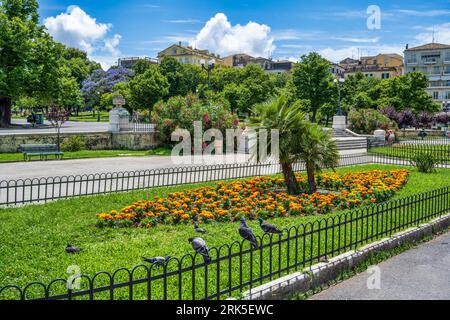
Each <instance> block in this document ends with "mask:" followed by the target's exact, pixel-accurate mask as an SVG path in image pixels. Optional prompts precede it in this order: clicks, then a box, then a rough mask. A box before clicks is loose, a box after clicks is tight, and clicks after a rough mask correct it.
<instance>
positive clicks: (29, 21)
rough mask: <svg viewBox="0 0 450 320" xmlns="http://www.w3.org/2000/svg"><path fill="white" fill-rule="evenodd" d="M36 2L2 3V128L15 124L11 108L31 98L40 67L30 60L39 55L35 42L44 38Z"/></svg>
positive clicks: (0, 4)
mask: <svg viewBox="0 0 450 320" xmlns="http://www.w3.org/2000/svg"><path fill="white" fill-rule="evenodd" d="M37 8H38V3H37V1H36V0H3V1H1V2H0V48H1V51H0V52H1V54H0V127H1V126H8V125H9V124H11V105H12V102H13V100H17V99H19V98H20V97H21V96H22V95H30V93H31V91H32V89H33V87H31V86H30V77H32V76H33V74H35V72H36V70H37V69H38V66H36V65H34V64H33V63H31V61H30V59H31V57H33V55H34V54H35V53H36V45H35V40H36V39H37V38H39V37H40V36H41V35H42V34H43V29H42V27H40V26H39V25H38V20H39V16H38V13H37Z"/></svg>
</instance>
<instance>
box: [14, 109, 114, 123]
mask: <svg viewBox="0 0 450 320" xmlns="http://www.w3.org/2000/svg"><path fill="white" fill-rule="evenodd" d="M11 117H12V119H22V120H26V119H27V117H22V116H18V115H15V114H13V115H12V116H11ZM97 120H98V114H97V112H95V116H93V113H92V112H90V111H88V112H79V113H78V116H76V115H75V113H73V116H71V117H70V119H69V121H79V122H97ZM108 121H109V112H108V111H101V112H100V122H108Z"/></svg>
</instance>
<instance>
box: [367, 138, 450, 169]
mask: <svg viewBox="0 0 450 320" xmlns="http://www.w3.org/2000/svg"><path fill="white" fill-rule="evenodd" d="M369 153H370V154H372V155H376V156H378V158H380V156H385V158H386V159H387V160H389V159H396V160H399V161H401V162H403V163H405V162H406V161H402V160H408V161H407V162H410V160H413V159H414V157H415V156H416V155H417V154H419V153H427V154H431V155H433V156H434V158H435V159H436V160H437V161H438V162H439V164H441V165H450V139H449V138H444V137H439V138H427V139H410V140H402V141H399V142H397V143H395V144H393V145H385V146H378V145H371V146H370V148H369ZM380 159H381V158H380Z"/></svg>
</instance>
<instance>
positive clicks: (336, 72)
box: [330, 62, 345, 79]
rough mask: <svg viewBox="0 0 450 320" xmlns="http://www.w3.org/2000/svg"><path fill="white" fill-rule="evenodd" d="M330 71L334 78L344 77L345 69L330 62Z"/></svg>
mask: <svg viewBox="0 0 450 320" xmlns="http://www.w3.org/2000/svg"><path fill="white" fill-rule="evenodd" d="M330 73H331V74H332V75H333V76H335V77H336V78H338V79H339V78H344V74H345V69H344V67H343V66H341V65H339V64H337V63H333V62H330Z"/></svg>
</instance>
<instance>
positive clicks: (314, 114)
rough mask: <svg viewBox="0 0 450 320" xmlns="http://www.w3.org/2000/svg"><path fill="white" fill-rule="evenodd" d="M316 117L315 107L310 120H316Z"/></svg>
mask: <svg viewBox="0 0 450 320" xmlns="http://www.w3.org/2000/svg"><path fill="white" fill-rule="evenodd" d="M316 117H317V109H316V108H315V109H314V111H313V115H312V117H311V122H313V123H314V122H316Z"/></svg>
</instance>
